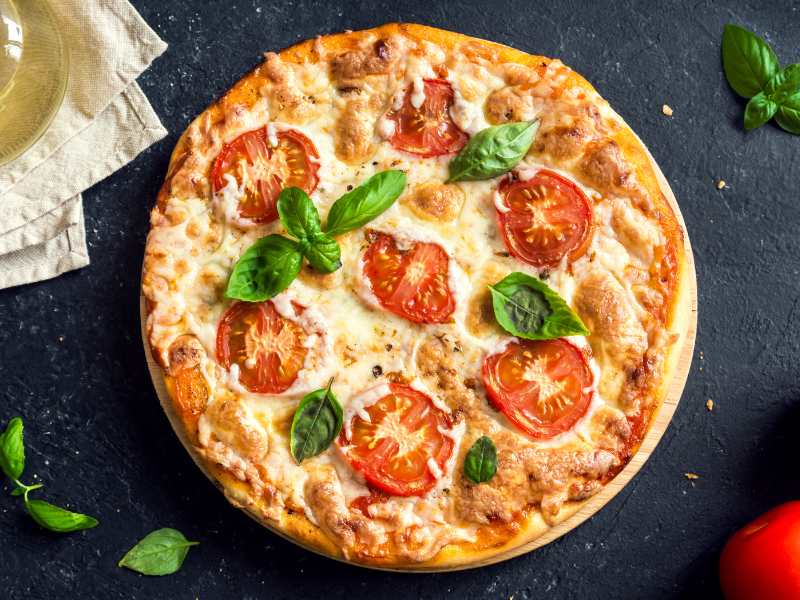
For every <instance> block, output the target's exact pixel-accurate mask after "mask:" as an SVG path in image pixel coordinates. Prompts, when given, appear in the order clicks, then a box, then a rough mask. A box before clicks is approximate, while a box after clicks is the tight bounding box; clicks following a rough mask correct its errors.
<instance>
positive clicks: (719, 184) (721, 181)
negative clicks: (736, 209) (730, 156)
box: [717, 179, 726, 190]
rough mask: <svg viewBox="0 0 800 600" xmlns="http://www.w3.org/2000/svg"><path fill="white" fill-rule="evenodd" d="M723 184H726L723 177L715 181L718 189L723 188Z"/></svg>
mask: <svg viewBox="0 0 800 600" xmlns="http://www.w3.org/2000/svg"><path fill="white" fill-rule="evenodd" d="M725 185H726V183H725V180H724V179H720V180H719V181H717V189H718V190H723V189H725Z"/></svg>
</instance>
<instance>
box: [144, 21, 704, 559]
mask: <svg viewBox="0 0 800 600" xmlns="http://www.w3.org/2000/svg"><path fill="white" fill-rule="evenodd" d="M667 198H671V192H670V191H669V188H668V187H667V185H666V182H665V181H664V180H663V177H662V176H661V174H660V172H659V171H658V167H657V166H656V165H655V163H654V162H653V161H652V159H651V157H650V155H649V153H648V152H647V150H646V149H645V147H644V146H643V145H642V143H641V142H640V141H639V139H638V138H637V137H636V135H635V134H634V133H633V132H632V131H631V130H630V128H629V127H628V126H627V125H626V124H625V123H624V122H623V120H622V119H621V118H620V117H619V116H618V115H617V114H616V113H615V112H614V111H613V110H612V109H611V108H610V107H609V105H608V103H607V102H606V101H605V100H603V99H602V98H601V97H600V96H599V95H598V93H597V92H596V91H595V90H594V89H593V88H592V86H591V85H590V84H589V83H587V82H586V81H585V80H584V79H583V78H581V77H580V76H579V75H577V74H576V73H575V72H573V71H571V70H570V69H569V68H567V67H565V66H564V65H563V64H562V63H561V62H559V61H558V60H551V59H548V58H544V57H541V56H531V55H528V54H524V53H522V52H519V51H517V50H513V49H511V48H508V47H505V46H500V45H498V44H494V43H491V42H485V41H482V40H477V39H473V38H469V37H466V36H462V35H459V34H455V33H450V32H446V31H441V30H438V29H433V28H430V27H423V26H419V25H397V24H392V25H385V26H383V27H379V28H377V29H373V30H368V31H361V32H348V33H344V34H339V35H331V36H326V37H320V38H317V39H316V40H313V41H307V42H304V43H302V44H299V45H297V46H294V47H292V48H289V49H287V50H284V51H282V52H280V53H272V52H270V53H267V54H266V55H265V60H264V62H263V64H261V65H260V66H259V67H258V68H256V69H255V70H254V71H253V72H251V73H250V74H248V75H247V76H245V77H244V78H243V79H242V80H241V81H239V82H238V83H237V84H236V85H235V86H234V87H233V88H232V89H231V90H230V91H229V92H228V93H227V94H225V96H223V97H222V98H221V99H220V100H219V101H218V102H216V103H215V104H214V105H213V106H211V107H210V108H209V109H208V110H206V111H205V112H204V113H203V114H202V115H200V116H199V117H198V118H197V119H196V120H195V121H194V122H193V123H192V124H191V126H190V127H189V128H188V129H187V131H186V132H185V133H184V135H183V136H182V137H181V139H180V141H179V142H178V145H177V147H176V149H175V151H174V153H173V156H172V161H171V164H170V167H169V172H168V174H167V178H166V181H165V183H164V185H163V187H162V189H161V191H160V193H159V196H158V200H157V204H156V206H155V208H154V209H153V211H152V215H151V231H150V234H149V237H148V240H147V249H146V255H145V261H144V271H143V284H142V288H143V293H144V296H145V299H146V314H147V321H146V335H147V339H148V341H149V344H150V348H151V350H152V353H153V356H154V357H155V359H156V361H157V362H158V364H159V366H160V367H161V370H162V371H163V375H164V380H165V383H166V389H167V390H168V394H169V401H168V402H167V406H166V408H167V412H168V414H169V415H170V417H171V419H172V421H173V425H175V427H176V429H177V430H178V433H179V435H180V436H181V439H182V440H183V441H184V443H185V444H186V445H187V447H189V448H190V449H191V451H192V453H193V455H194V456H195V458H196V459H197V460H198V461H199V463H200V464H201V466H202V467H203V468H204V470H205V471H206V472H207V473H209V474H210V475H211V476H212V477H213V478H214V479H215V480H216V481H217V482H218V484H219V485H220V487H221V488H222V489H223V490H224V492H225V494H226V495H227V497H228V498H229V499H230V501H231V502H232V503H234V504H235V505H237V506H239V507H242V508H244V509H246V510H247V511H248V512H249V513H250V514H251V515H253V516H255V517H256V518H257V519H259V520H260V521H261V522H262V523H264V524H266V525H268V526H270V527H271V528H273V529H274V530H277V531H278V532H280V533H282V534H284V535H286V536H288V537H289V538H291V539H293V540H295V541H297V542H298V543H301V544H303V545H305V546H307V547H310V548H313V549H315V550H317V551H320V552H323V553H326V554H329V555H332V556H336V557H339V558H343V559H346V560H350V561H353V562H357V563H362V564H368V565H373V566H381V567H389V568H445V567H458V566H468V565H469V564H472V563H474V562H476V561H478V560H486V559H489V558H491V557H493V556H500V555H503V554H504V553H505V554H506V555H507V554H508V553H509V551H512V550H513V549H515V548H518V547H520V546H522V545H524V544H527V543H529V542H531V540H534V539H535V538H536V537H538V536H540V535H542V534H543V533H544V532H546V531H547V530H548V529H549V528H551V527H553V526H554V525H556V524H558V523H560V522H562V521H564V520H565V519H567V518H568V517H569V516H571V515H573V514H574V513H575V512H576V511H577V510H578V509H579V508H580V506H581V505H582V503H584V502H585V501H587V499H588V498H590V497H591V496H592V495H594V494H596V493H597V492H598V491H599V490H601V489H602V488H603V487H604V486H605V485H606V484H608V483H609V482H610V481H611V480H612V479H613V478H614V477H615V475H616V474H618V473H619V472H620V471H621V470H622V469H623V467H624V466H625V465H626V464H627V463H628V461H630V459H631V457H632V456H633V454H634V453H635V452H636V451H637V449H638V448H639V446H640V444H641V442H642V440H643V438H644V436H645V435H646V434H647V432H648V428H649V426H650V425H651V424H652V422H653V419H654V415H655V414H656V411H657V410H658V408H659V406H660V404H661V403H662V401H663V399H664V397H665V394H666V390H667V386H668V384H669V382H670V380H671V378H672V376H673V374H674V371H675V364H676V357H677V354H678V352H679V351H680V349H681V347H682V346H683V342H684V339H685V337H686V331H687V328H688V324H689V319H690V316H689V306H690V301H689V290H690V288H691V285H690V283H691V282H692V280H693V276H694V275H693V271H692V269H691V265H690V261H689V257H688V254H687V247H688V245H687V244H686V243H685V240H684V233H683V229H682V227H681V225H680V222H679V216H678V215H677V213H676V212H675V211H676V207H675V209H674V208H673V206H674V200H671V201H668V200H667ZM671 202H672V203H673V204H671Z"/></svg>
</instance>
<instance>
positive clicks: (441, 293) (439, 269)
mask: <svg viewBox="0 0 800 600" xmlns="http://www.w3.org/2000/svg"><path fill="white" fill-rule="evenodd" d="M370 238H371V241H370V245H369V247H368V248H367V250H366V252H365V253H364V260H363V263H364V273H363V275H364V277H365V278H366V279H367V280H368V281H369V283H370V288H371V289H372V292H373V294H374V295H375V297H376V298H377V300H378V302H379V303H380V305H381V306H382V307H383V308H385V309H386V310H388V311H389V312H392V313H394V314H396V315H398V316H400V317H403V318H404V319H408V320H409V321H413V322H414V323H446V322H448V321H449V320H450V316H451V315H452V314H453V312H455V309H456V301H455V298H454V297H453V293H452V291H451V290H450V287H449V281H448V279H449V269H450V261H451V260H453V259H452V258H451V257H449V256H448V255H447V252H445V251H444V249H443V248H442V247H441V246H439V245H438V244H434V243H430V242H415V243H414V244H413V246H412V247H411V248H409V249H408V250H405V251H401V250H400V249H399V247H398V246H397V243H396V241H395V239H394V238H393V237H392V236H391V235H388V234H385V233H380V232H372V233H371V234H370Z"/></svg>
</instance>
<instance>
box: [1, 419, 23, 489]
mask: <svg viewBox="0 0 800 600" xmlns="http://www.w3.org/2000/svg"><path fill="white" fill-rule="evenodd" d="M22 430H23V426H22V419H20V418H19V417H14V418H13V419H11V421H9V422H8V427H6V430H5V431H4V432H3V433H2V434H0V468H2V469H3V473H5V475H6V477H8V478H9V479H11V480H12V481H14V480H17V479H19V478H20V477H21V476H22V471H24V470H25V445H24V442H23V437H22Z"/></svg>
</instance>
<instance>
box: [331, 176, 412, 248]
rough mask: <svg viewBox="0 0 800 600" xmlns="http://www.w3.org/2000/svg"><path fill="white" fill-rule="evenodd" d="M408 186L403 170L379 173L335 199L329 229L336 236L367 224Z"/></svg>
mask: <svg viewBox="0 0 800 600" xmlns="http://www.w3.org/2000/svg"><path fill="white" fill-rule="evenodd" d="M405 187H406V174H405V173H403V172H402V171H396V170H390V171H381V172H380V173H376V174H375V175H373V176H372V177H370V178H369V179H367V180H366V181H365V182H364V183H362V184H361V185H360V186H358V187H357V188H355V189H353V190H351V191H349V192H347V193H346V194H345V195H344V196H342V197H341V198H339V199H338V200H336V202H334V203H333V206H331V210H330V211H329V212H328V221H327V223H326V224H325V233H327V234H328V235H329V236H331V237H333V236H337V235H340V234H342V233H346V232H348V231H352V230H353V229H358V228H359V227H362V226H364V225H366V224H367V223H369V222H370V221H372V220H373V219H374V218H375V217H377V216H379V215H380V214H381V213H383V212H384V211H385V210H386V209H388V208H389V207H390V206H391V205H392V204H393V203H394V201H395V200H397V198H398V197H399V196H400V194H402V193H403V190H404V189H405Z"/></svg>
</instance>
